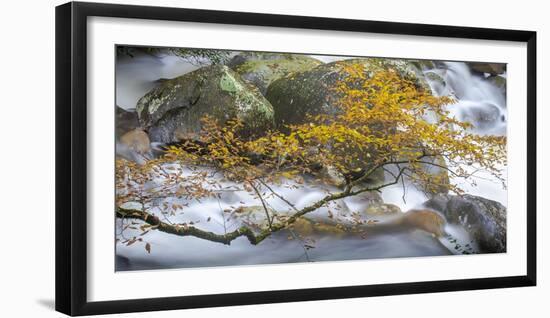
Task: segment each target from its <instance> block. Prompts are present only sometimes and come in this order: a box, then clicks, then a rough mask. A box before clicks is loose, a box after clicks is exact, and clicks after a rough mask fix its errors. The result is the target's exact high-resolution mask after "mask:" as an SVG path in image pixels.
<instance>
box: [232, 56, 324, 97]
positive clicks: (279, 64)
mask: <svg viewBox="0 0 550 318" xmlns="http://www.w3.org/2000/svg"><path fill="white" fill-rule="evenodd" d="M320 64H322V62H321V61H318V60H316V59H314V58H311V57H308V56H306V55H299V54H288V55H280V56H278V55H276V56H269V58H267V59H261V58H258V59H247V60H246V61H245V62H243V63H240V64H238V65H236V66H234V67H233V69H234V70H235V72H237V73H238V74H240V75H241V77H242V78H243V79H245V80H246V81H248V82H250V83H252V84H254V85H256V87H258V89H259V90H260V92H261V93H262V94H264V95H265V93H266V91H267V87H268V86H269V85H270V84H271V83H272V82H273V81H275V80H277V79H279V78H282V77H285V76H287V75H288V74H290V73H294V72H303V71H308V70H310V69H312V68H314V67H316V66H318V65H320Z"/></svg>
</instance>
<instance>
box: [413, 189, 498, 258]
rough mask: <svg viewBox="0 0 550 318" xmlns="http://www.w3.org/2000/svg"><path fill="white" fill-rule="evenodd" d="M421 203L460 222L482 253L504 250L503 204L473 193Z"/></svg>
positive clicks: (442, 196)
mask: <svg viewBox="0 0 550 318" xmlns="http://www.w3.org/2000/svg"><path fill="white" fill-rule="evenodd" d="M424 205H425V206H426V207H428V208H432V209H434V210H437V211H439V212H441V213H443V215H444V216H445V217H446V218H447V221H448V222H450V223H454V224H459V225H461V226H462V227H463V228H464V229H465V230H466V231H467V232H468V233H469V234H470V235H471V236H472V238H473V239H474V240H475V241H476V243H477V244H478V246H479V247H480V250H481V252H483V253H505V252H506V207H505V206H503V205H502V204H500V203H499V202H496V201H492V200H489V199H485V198H482V197H478V196H474V195H463V196H453V195H438V196H435V197H433V198H432V199H430V200H428V201H426V202H425V203H424Z"/></svg>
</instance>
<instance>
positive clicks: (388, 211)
mask: <svg viewBox="0 0 550 318" xmlns="http://www.w3.org/2000/svg"><path fill="white" fill-rule="evenodd" d="M400 213H401V209H400V208H399V207H398V206H397V205H395V204H391V203H383V202H379V203H374V204H371V205H370V206H369V207H368V208H366V209H365V211H364V214H365V215H366V216H368V217H379V216H391V215H398V214H400Z"/></svg>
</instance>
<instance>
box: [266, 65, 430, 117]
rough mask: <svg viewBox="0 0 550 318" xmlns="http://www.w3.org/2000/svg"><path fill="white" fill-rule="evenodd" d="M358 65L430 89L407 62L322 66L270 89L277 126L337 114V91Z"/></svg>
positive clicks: (270, 98)
mask: <svg viewBox="0 0 550 318" xmlns="http://www.w3.org/2000/svg"><path fill="white" fill-rule="evenodd" d="M354 64H361V65H364V67H365V69H366V71H368V72H370V73H374V72H377V71H381V70H388V69H394V70H396V71H397V72H399V74H401V75H402V76H403V77H405V78H407V79H411V80H413V81H415V82H416V83H417V85H418V87H421V88H422V89H429V86H428V84H427V83H426V81H425V80H424V78H423V77H422V74H421V72H420V70H418V69H417V68H416V67H415V66H414V65H413V64H411V63H410V62H408V61H406V60H390V59H379V58H363V59H352V60H343V61H337V62H332V63H327V64H321V65H319V66H317V67H315V68H313V69H311V70H309V71H305V72H301V73H294V74H291V75H290V76H287V77H284V78H280V79H278V80H276V81H274V82H273V83H271V85H269V87H268V89H267V93H266V98H267V99H268V100H269V101H270V102H271V104H272V105H273V108H274V110H275V122H276V124H277V125H279V126H280V125H284V124H298V123H302V122H303V121H304V119H305V117H306V114H311V115H316V114H336V113H337V112H338V111H339V108H338V107H337V106H336V105H335V104H334V102H333V101H334V100H335V99H337V98H338V95H337V92H335V91H334V90H333V88H334V87H335V85H336V84H337V82H338V81H339V80H342V79H343V78H344V76H345V75H346V74H345V72H344V67H346V66H348V65H354Z"/></svg>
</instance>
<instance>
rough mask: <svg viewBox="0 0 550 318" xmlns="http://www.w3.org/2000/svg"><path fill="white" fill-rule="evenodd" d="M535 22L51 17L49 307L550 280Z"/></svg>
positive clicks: (192, 12)
mask: <svg viewBox="0 0 550 318" xmlns="http://www.w3.org/2000/svg"><path fill="white" fill-rule="evenodd" d="M535 81H536V33H535V32H531V31H517V30H497V29H482V28H471V27H455V26H441V25H425V24H408V23H394V22H378V21H359V20H346V19H332V18H321V17H306V16H284V15H270V14H257V13H241V12H223V11H209V10H196V9H181V8H166V7H144V6H127V5H113V4H96V3H79V2H71V3H67V4H64V5H61V6H58V7H57V8H56V309H57V310H58V311H60V312H63V313H66V314H68V315H90V314H105V313H120V312H135V311H153V310H165V309H183V308H198V307H212V306H230V305H244V304H258V303H274V302H289V301H304V300H321V299H334V298H350V297H367V296H380V295H397V294H412V293H428V292H442V291H457V290H471V289H487V288H503V287H519V286H534V285H535V284H536V252H535V251H536V241H535V238H536V220H535V215H536V206H535V202H536V200H535V196H536V191H535V185H536V180H535V179H536V170H535V169H536V164H535V157H536V149H535V144H536V143H535V138H536V136H535V131H536V127H535V119H536V100H535V96H536V91H535V89H536V82H535Z"/></svg>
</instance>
